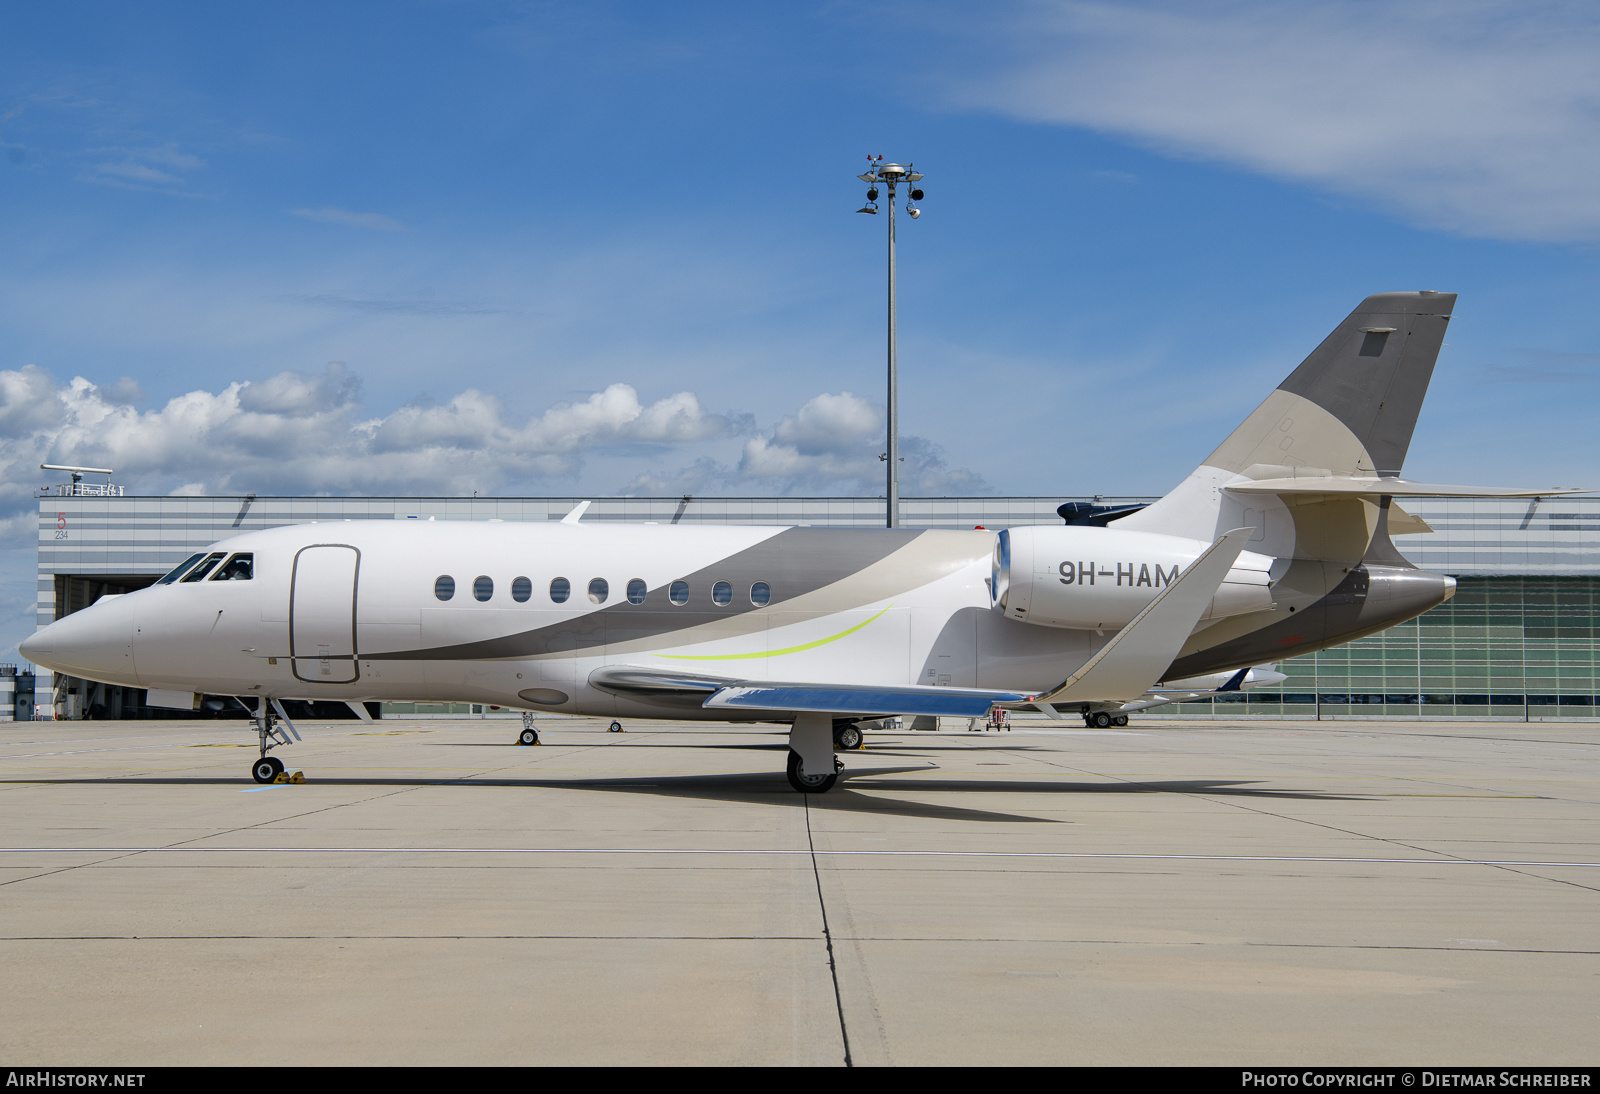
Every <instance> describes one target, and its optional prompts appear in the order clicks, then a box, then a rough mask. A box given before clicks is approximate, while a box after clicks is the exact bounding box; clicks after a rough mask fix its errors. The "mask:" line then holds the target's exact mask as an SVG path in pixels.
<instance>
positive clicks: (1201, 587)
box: [1029, 528, 1255, 703]
mask: <svg viewBox="0 0 1600 1094" xmlns="http://www.w3.org/2000/svg"><path fill="white" fill-rule="evenodd" d="M1254 531H1255V529H1253V528H1235V529H1234V530H1233V531H1231V532H1226V533H1224V534H1223V536H1222V538H1221V539H1219V540H1217V541H1216V542H1215V543H1213V544H1212V545H1211V546H1210V547H1208V548H1206V551H1205V553H1204V554H1202V555H1201V556H1200V557H1199V558H1197V559H1195V560H1194V562H1193V563H1191V564H1190V566H1189V568H1188V569H1187V570H1185V571H1183V573H1182V574H1180V575H1179V576H1178V580H1176V581H1174V582H1173V583H1172V584H1171V585H1168V586H1167V587H1166V588H1165V589H1163V590H1162V591H1161V595H1159V596H1157V597H1156V598H1155V599H1154V600H1152V601H1151V602H1150V603H1149V604H1148V605H1146V606H1145V609H1144V611H1142V612H1140V613H1139V614H1138V615H1136V616H1134V617H1133V621H1132V622H1131V623H1129V624H1128V625H1127V626H1126V627H1123V628H1122V629H1121V630H1120V631H1118V632H1117V633H1116V635H1115V636H1114V637H1113V638H1112V639H1111V641H1109V642H1107V643H1106V644H1105V645H1104V646H1103V647H1101V649H1100V652H1099V653H1097V654H1095V655H1094V656H1093V657H1091V658H1090V659H1089V662H1088V664H1086V665H1084V666H1083V668H1081V669H1079V670H1078V671H1077V672H1075V673H1073V674H1072V675H1071V676H1069V677H1067V679H1065V680H1063V681H1062V682H1061V684H1060V686H1058V687H1056V688H1055V689H1054V690H1053V691H1050V692H1047V693H1045V694H1044V695H1041V696H1038V697H1037V698H1036V699H1033V700H1029V701H1030V702H1034V703H1075V702H1116V701H1127V700H1133V699H1140V698H1143V696H1144V693H1145V692H1146V691H1147V690H1149V688H1150V686H1151V685H1152V684H1154V683H1155V682H1156V681H1157V680H1159V679H1161V674H1162V673H1164V672H1166V671H1167V669H1168V668H1170V667H1171V665H1172V661H1173V659H1174V658H1175V657H1177V656H1178V651H1179V650H1180V649H1182V648H1183V644H1184V642H1186V641H1187V640H1188V638H1189V635H1190V633H1191V632H1193V630H1194V627H1195V624H1196V623H1198V622H1200V616H1201V615H1203V614H1204V613H1205V610H1206V608H1207V606H1208V605H1209V604H1210V603H1211V598H1212V597H1214V596H1216V595H1217V590H1218V589H1219V588H1221V586H1222V582H1223V579H1224V578H1226V577H1227V576H1228V571H1229V570H1230V569H1232V567H1233V564H1234V563H1235V562H1236V561H1238V558H1239V552H1241V551H1243V550H1244V545H1245V542H1246V541H1247V540H1248V539H1249V538H1250V536H1251V535H1252V534H1253V533H1254Z"/></svg>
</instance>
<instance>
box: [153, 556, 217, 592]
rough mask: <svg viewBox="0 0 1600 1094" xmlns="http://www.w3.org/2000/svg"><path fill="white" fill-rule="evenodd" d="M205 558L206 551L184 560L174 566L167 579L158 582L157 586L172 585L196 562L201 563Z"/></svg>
mask: <svg viewBox="0 0 1600 1094" xmlns="http://www.w3.org/2000/svg"><path fill="white" fill-rule="evenodd" d="M205 557H206V556H205V552H204V551H202V552H200V553H199V554H198V555H190V556H189V557H188V558H186V559H184V560H183V561H182V562H180V563H178V564H177V565H176V566H174V567H173V568H172V572H171V573H169V574H168V575H167V576H166V577H164V578H162V579H161V580H159V581H157V582H156V584H157V585H171V584H172V583H173V582H174V581H176V580H178V578H180V577H182V576H183V571H185V570H187V569H188V568H189V567H190V566H193V565H194V564H195V563H196V562H199V561H200V560H201V559H202V558H205Z"/></svg>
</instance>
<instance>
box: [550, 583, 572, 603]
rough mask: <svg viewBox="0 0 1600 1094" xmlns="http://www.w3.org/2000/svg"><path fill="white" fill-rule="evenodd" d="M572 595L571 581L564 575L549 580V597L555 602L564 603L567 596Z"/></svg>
mask: <svg viewBox="0 0 1600 1094" xmlns="http://www.w3.org/2000/svg"><path fill="white" fill-rule="evenodd" d="M571 595H572V582H570V581H568V580H567V579H566V578H564V577H558V578H556V579H555V580H553V581H552V582H550V599H551V600H553V601H555V602H556V603H557V604H565V603H566V602H567V597H569V596H571Z"/></svg>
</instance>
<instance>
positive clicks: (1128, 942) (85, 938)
mask: <svg viewBox="0 0 1600 1094" xmlns="http://www.w3.org/2000/svg"><path fill="white" fill-rule="evenodd" d="M442 938H448V939H459V940H464V941H486V942H494V941H523V942H539V941H552V942H562V941H578V942H588V941H594V942H630V941H634V942H813V941H815V940H816V936H815V935H794V934H640V933H628V934H623V933H619V934H577V933H572V934H489V933H485V934H461V933H459V932H451V933H446V934H262V933H256V934H18V935H0V942H227V941H237V940H246V939H248V940H254V941H280V942H316V941H331V940H339V941H355V942H429V941H433V940H435V939H442ZM842 938H843V939H847V940H848V941H851V942H904V943H911V944H921V943H926V942H972V943H978V944H980V945H989V944H992V943H1010V944H1014V945H1024V946H1035V945H1041V944H1043V945H1052V946H1148V947H1165V948H1172V949H1177V948H1200V947H1207V948H1209V947H1219V948H1245V949H1268V950H1341V951H1342V950H1380V951H1388V950H1405V951H1423V952H1430V953H1484V954H1550V955H1559V956H1570V957H1600V950H1575V949H1540V948H1534V947H1527V946H1423V945H1381V944H1377V943H1369V942H1349V943H1337V944H1333V943H1312V942H1251V941H1248V940H1242V941H1241V940H1236V939H1161V938H1156V939H1142V938H1043V937H1026V938H1024V937H1010V938H995V937H993V936H992V935H845V936H842Z"/></svg>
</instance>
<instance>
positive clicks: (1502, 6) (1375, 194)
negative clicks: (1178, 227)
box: [946, 0, 1600, 241]
mask: <svg viewBox="0 0 1600 1094" xmlns="http://www.w3.org/2000/svg"><path fill="white" fill-rule="evenodd" d="M991 25H992V26H994V27H995V28H996V30H997V33H998V34H999V35H1000V40H1001V53H1002V57H1001V58H1000V59H998V60H997V59H996V58H995V57H994V55H993V54H989V55H987V56H985V57H984V58H983V59H981V60H977V61H975V62H974V63H975V66H976V67H975V69H974V70H973V72H974V74H973V75H971V76H970V77H968V78H966V79H961V80H955V81H949V82H947V83H946V89H947V93H948V94H949V95H950V96H951V97H952V98H953V99H954V100H955V101H956V102H958V103H960V104H962V105H965V106H969V107H972V106H976V107H980V108H986V109H992V110H995V111H999V112H1002V113H1005V114H1008V115H1011V116H1014V117H1019V118H1023V119H1027V120H1031V121H1039V122H1051V123H1061V124H1067V125H1075V126H1084V127H1087V128H1090V129H1095V130H1099V131H1102V132H1107V133H1112V134H1117V135H1122V136H1127V137H1132V138H1134V139H1135V140H1137V141H1139V142H1141V143H1144V144H1147V145H1149V146H1152V147H1154V148H1156V149H1158V150H1161V151H1164V152H1168V153H1174V154H1178V155H1184V156H1193V157H1199V158H1205V159H1213V160H1218V161H1222V162H1226V163H1232V164H1238V165H1241V166H1244V167H1247V168H1249V169H1252V170H1256V171H1260V172H1263V173H1265V174H1269V175H1274V176H1277V177H1282V178H1290V179H1297V180H1302V181H1305V182H1309V183H1312V184H1314V185H1317V186H1320V187H1323V188H1325V189H1327V190H1330V191H1333V192H1337V193H1341V194H1346V195H1351V196H1355V197H1359V198H1362V199H1365V200H1369V201H1372V202H1374V203H1376V204H1378V205H1380V206H1382V207H1384V208H1387V209H1389V210H1391V211H1393V212H1395V213H1397V214H1399V215H1401V216H1403V217H1405V218H1406V219H1408V220H1410V221H1412V222H1415V223H1418V224H1421V225H1424V226H1427V227H1432V228H1442V229H1446V230H1450V231H1456V232H1460V233H1465V234H1469V235H1479V236H1490V237H1497V238H1509V239H1531V240H1555V241H1566V240H1592V239H1595V238H1600V188H1597V187H1596V186H1595V185H1594V180H1595V178H1596V177H1600V64H1596V62H1595V59H1596V57H1597V56H1600V10H1597V9H1595V8H1593V7H1590V6H1583V5H1575V4H1568V3H1560V2H1545V3H1515V4H1513V3H1508V2H1500V0H1480V2H1476V3H1472V2H1460V0H1421V2H1411V3H1384V4H1378V3H1372V2H1367V0H1308V2H1305V3H1297V4H1283V3H1276V2H1269V0H1240V2H1235V3H1225V4H1220V5H1192V4H1182V3H1176V2H1173V0H1157V2H1146V3H1119V4H1108V3H1091V2H1078V0H1065V2H1057V3H1034V4H1028V5H1026V6H1025V7H1022V8H1020V9H1016V13H1015V14H1014V17H1013V18H1011V19H1010V20H1009V21H1008V20H1004V19H1000V20H995V21H994V22H993V23H992V24H991ZM964 47H965V48H966V53H967V56H968V57H969V58H971V57H974V56H975V52H974V50H973V49H972V48H971V47H970V41H969V42H968V43H964Z"/></svg>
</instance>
